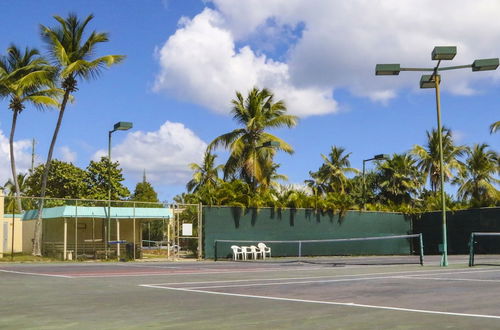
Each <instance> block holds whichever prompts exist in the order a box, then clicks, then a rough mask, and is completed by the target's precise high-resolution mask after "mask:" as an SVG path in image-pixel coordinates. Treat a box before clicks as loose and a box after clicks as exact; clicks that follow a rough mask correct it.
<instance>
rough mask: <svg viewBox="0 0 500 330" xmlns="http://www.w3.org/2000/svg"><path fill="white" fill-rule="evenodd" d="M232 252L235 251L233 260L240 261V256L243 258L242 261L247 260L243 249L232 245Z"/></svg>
mask: <svg viewBox="0 0 500 330" xmlns="http://www.w3.org/2000/svg"><path fill="white" fill-rule="evenodd" d="M231 250H233V260H238V256H241V259H242V260H243V259H244V258H245V259H246V256H245V255H244V254H243V249H242V248H241V247H239V246H238V245H232V246H231Z"/></svg>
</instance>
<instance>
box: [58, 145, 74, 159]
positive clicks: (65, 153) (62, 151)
mask: <svg viewBox="0 0 500 330" xmlns="http://www.w3.org/2000/svg"><path fill="white" fill-rule="evenodd" d="M59 155H60V159H61V160H62V161H65V162H68V163H74V162H75V161H76V152H74V151H72V150H71V149H70V148H69V147H68V146H63V147H60V148H59Z"/></svg>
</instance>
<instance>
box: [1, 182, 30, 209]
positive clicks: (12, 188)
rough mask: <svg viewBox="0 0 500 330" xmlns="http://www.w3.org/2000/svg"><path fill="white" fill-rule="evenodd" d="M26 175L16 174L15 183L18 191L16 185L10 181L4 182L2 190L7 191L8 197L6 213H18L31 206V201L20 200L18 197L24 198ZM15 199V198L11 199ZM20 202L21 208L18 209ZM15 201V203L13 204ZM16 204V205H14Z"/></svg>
mask: <svg viewBox="0 0 500 330" xmlns="http://www.w3.org/2000/svg"><path fill="white" fill-rule="evenodd" d="M27 177H28V174H27V173H19V174H17V178H16V182H17V185H18V187H19V190H16V184H15V183H14V181H13V180H12V179H9V180H7V182H5V184H4V186H3V189H5V190H7V191H8V194H7V197H9V201H8V202H7V203H6V205H5V210H6V211H7V212H11V213H16V212H20V211H21V210H22V209H25V208H27V207H28V208H29V207H30V206H31V205H30V204H31V200H28V199H21V198H19V196H24V195H25V194H26V190H27V188H28V187H27V183H26V182H27V181H28V180H27ZM13 197H16V198H13ZM20 200H21V208H19V201H20ZM15 201H17V202H16V203H14V202H15ZM15 204H17V205H15Z"/></svg>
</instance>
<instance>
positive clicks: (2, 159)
mask: <svg viewBox="0 0 500 330" xmlns="http://www.w3.org/2000/svg"><path fill="white" fill-rule="evenodd" d="M14 156H15V159H16V169H17V172H18V173H26V172H27V171H28V169H29V168H30V167H31V141H30V140H18V141H14ZM10 178H12V174H11V168H10V151H9V139H8V137H6V136H5V135H4V134H3V132H2V130H0V185H1V186H3V184H4V183H5V182H7V180H8V179H10Z"/></svg>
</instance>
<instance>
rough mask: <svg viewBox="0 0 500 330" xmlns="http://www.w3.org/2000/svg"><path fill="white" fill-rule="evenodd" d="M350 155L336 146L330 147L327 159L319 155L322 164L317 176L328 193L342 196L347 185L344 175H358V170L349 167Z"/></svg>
mask: <svg viewBox="0 0 500 330" xmlns="http://www.w3.org/2000/svg"><path fill="white" fill-rule="evenodd" d="M350 155H351V153H348V154H346V153H345V149H344V148H342V147H337V146H332V147H331V150H330V153H329V154H328V157H327V156H325V155H323V154H321V157H322V158H323V161H324V163H323V165H321V167H320V169H319V170H318V172H317V176H318V177H319V178H321V179H322V181H323V182H325V183H327V185H328V188H329V189H328V191H330V192H339V193H341V194H344V193H345V190H346V187H347V183H348V179H347V176H346V174H347V173H354V174H357V173H359V170H357V169H355V168H352V167H350V166H351V162H350V161H349V156H350Z"/></svg>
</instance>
